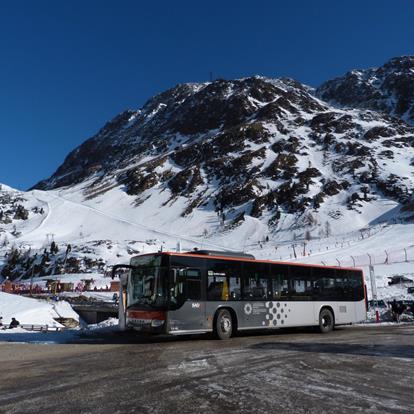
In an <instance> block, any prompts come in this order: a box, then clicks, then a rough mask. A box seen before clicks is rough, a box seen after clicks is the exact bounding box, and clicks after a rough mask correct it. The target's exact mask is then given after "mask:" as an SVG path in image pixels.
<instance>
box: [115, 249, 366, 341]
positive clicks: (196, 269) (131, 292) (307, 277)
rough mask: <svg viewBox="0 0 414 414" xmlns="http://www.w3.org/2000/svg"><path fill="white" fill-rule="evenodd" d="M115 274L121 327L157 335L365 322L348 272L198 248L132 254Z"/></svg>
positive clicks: (359, 288) (357, 282)
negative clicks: (118, 276)
mask: <svg viewBox="0 0 414 414" xmlns="http://www.w3.org/2000/svg"><path fill="white" fill-rule="evenodd" d="M120 268H128V272H127V273H124V274H123V276H122V277H121V292H120V305H119V323H120V328H121V329H135V330H138V331H141V332H144V331H145V332H152V333H163V334H172V335H179V334H193V333H204V332H213V333H214V334H215V336H216V337H218V338H220V339H227V338H230V337H231V336H232V335H233V334H234V333H235V332H236V331H243V330H252V329H276V328H282V327H292V326H318V327H319V329H320V331H321V332H324V333H325V332H329V331H331V330H332V329H333V328H334V326H335V325H341V324H350V323H355V322H359V321H362V320H364V319H365V318H366V293H365V283H364V277H363V273H362V271H361V270H359V269H355V268H343V267H328V266H314V265H305V264H297V263H288V262H276V261H266V260H256V259H255V258H254V257H253V256H251V255H247V254H243V253H228V252H218V251H210V250H199V251H193V252H188V253H173V252H160V253H153V254H144V255H140V256H136V257H133V258H132V259H131V262H130V264H129V265H116V266H114V269H113V274H115V273H116V272H117V271H119V270H120Z"/></svg>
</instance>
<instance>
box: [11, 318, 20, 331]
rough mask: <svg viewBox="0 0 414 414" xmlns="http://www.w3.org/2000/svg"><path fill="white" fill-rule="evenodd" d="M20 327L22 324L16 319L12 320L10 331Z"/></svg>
mask: <svg viewBox="0 0 414 414" xmlns="http://www.w3.org/2000/svg"><path fill="white" fill-rule="evenodd" d="M19 325H20V322H19V321H18V320H17V319H16V318H12V320H11V322H10V325H9V329H13V328H17V327H18V326H19Z"/></svg>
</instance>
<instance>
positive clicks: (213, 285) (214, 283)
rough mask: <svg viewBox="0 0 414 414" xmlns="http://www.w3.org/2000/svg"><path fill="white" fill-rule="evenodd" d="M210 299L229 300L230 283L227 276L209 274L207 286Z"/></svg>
mask: <svg viewBox="0 0 414 414" xmlns="http://www.w3.org/2000/svg"><path fill="white" fill-rule="evenodd" d="M207 299H208V300H228V285H227V280H226V278H225V277H222V276H209V277H208V286H207Z"/></svg>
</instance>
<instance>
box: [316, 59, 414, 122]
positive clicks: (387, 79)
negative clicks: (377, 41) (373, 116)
mask: <svg viewBox="0 0 414 414" xmlns="http://www.w3.org/2000/svg"><path fill="white" fill-rule="evenodd" d="M316 93H317V95H318V96H319V97H320V98H321V99H324V100H326V101H330V102H333V103H336V104H340V105H345V106H347V107H351V108H367V109H372V110H376V111H381V112H385V113H387V114H389V115H392V116H395V117H398V118H401V119H403V120H404V121H406V122H409V123H411V124H413V123H414V56H402V57H397V58H394V59H391V60H389V61H388V62H387V63H385V64H384V65H383V66H381V67H379V68H375V69H365V70H353V71H351V72H348V73H347V74H345V75H344V76H342V77H339V78H336V79H333V80H329V81H327V82H325V83H324V84H322V85H321V86H320V87H319V88H318V89H317V91H316Z"/></svg>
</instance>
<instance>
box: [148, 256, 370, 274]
mask: <svg viewBox="0 0 414 414" xmlns="http://www.w3.org/2000/svg"><path fill="white" fill-rule="evenodd" d="M150 254H159V255H168V256H181V257H198V258H200V259H219V260H229V261H235V260H236V261H240V262H250V263H252V262H253V263H272V264H283V265H291V266H306V267H317V268H320V269H340V270H352V271H357V272H362V269H360V268H357V267H342V266H323V265H317V264H308V263H295V262H283V261H275V260H261V259H251V258H248V257H230V256H213V255H205V254H198V253H197V252H196V251H194V252H184V253H177V252H158V253H145V254H142V255H140V256H147V255H150Z"/></svg>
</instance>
